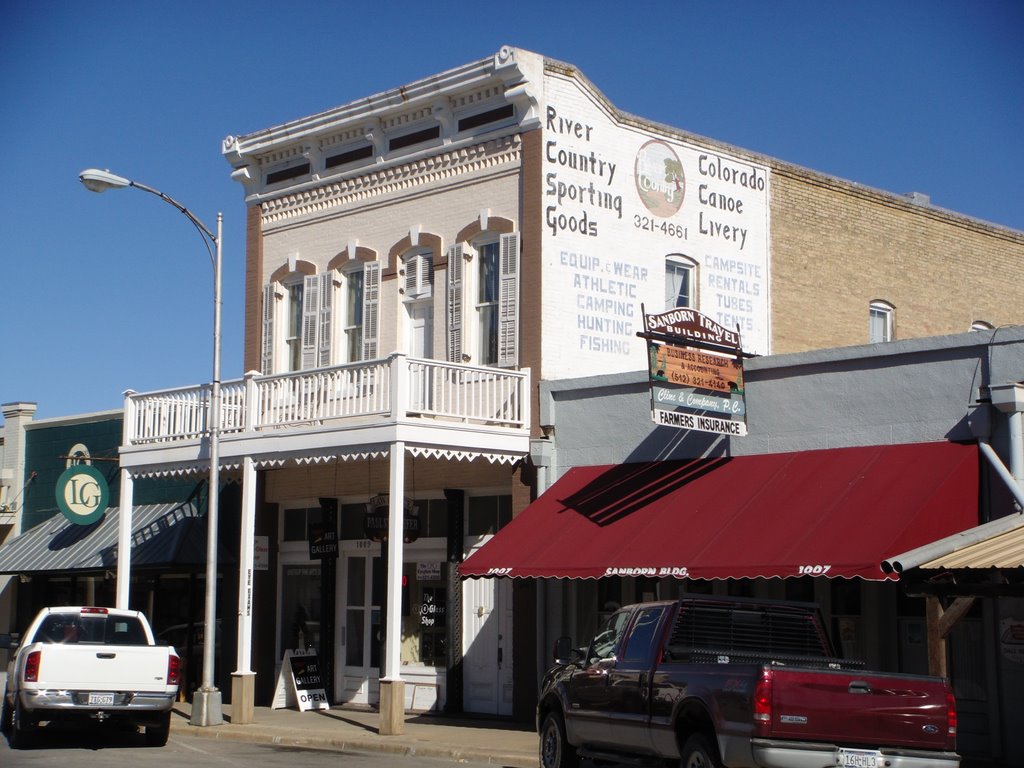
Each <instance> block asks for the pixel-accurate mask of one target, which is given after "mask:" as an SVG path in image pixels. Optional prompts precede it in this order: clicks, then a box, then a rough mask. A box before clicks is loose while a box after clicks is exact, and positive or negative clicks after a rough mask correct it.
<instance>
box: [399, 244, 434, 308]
mask: <svg viewBox="0 0 1024 768" xmlns="http://www.w3.org/2000/svg"><path fill="white" fill-rule="evenodd" d="M433 277H434V260H433V258H432V257H431V255H430V254H429V253H414V254H412V255H410V256H409V257H408V258H407V259H406V260H405V297H406V298H407V299H425V298H427V297H428V296H430V295H431V287H432V284H433Z"/></svg>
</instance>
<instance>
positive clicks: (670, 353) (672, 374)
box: [637, 308, 747, 436]
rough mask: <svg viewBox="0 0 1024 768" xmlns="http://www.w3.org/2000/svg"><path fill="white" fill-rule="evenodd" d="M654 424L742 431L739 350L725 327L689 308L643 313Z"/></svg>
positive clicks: (743, 406) (737, 338)
mask: <svg viewBox="0 0 1024 768" xmlns="http://www.w3.org/2000/svg"><path fill="white" fill-rule="evenodd" d="M644 329H645V330H644V331H642V332H639V333H637V336H640V337H641V338H643V339H645V340H646V342H647V356H648V372H649V380H650V385H651V419H652V420H653V421H654V423H655V424H657V425H659V426H666V427H676V428H677V429H692V430H697V431H699V432H713V433H717V434H723V435H736V436H742V435H746V434H747V424H746V412H747V407H746V401H745V399H744V395H745V393H744V385H743V357H744V356H745V353H744V352H743V347H742V343H741V341H740V334H739V331H738V329H737V330H736V331H730V330H729V329H728V328H725V327H724V326H722V325H719V324H718V323H716V322H715V321H714V320H712V319H711V318H710V317H707V316H705V315H702V314H701V313H700V312H698V311H696V310H694V309H687V308H678V309H673V310H670V311H668V312H662V313H661V314H657V315H648V314H646V313H644Z"/></svg>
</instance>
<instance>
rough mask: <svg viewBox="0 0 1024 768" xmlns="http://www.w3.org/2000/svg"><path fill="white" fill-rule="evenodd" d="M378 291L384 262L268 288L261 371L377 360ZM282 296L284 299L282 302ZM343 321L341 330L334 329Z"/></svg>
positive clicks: (361, 265) (308, 276)
mask: <svg viewBox="0 0 1024 768" xmlns="http://www.w3.org/2000/svg"><path fill="white" fill-rule="evenodd" d="M282 289H283V290H282ZM379 293H380V264H379V263H378V262H375V261H374V262H365V263H364V262H356V264H355V265H353V266H352V267H351V268H349V269H346V270H344V271H343V272H340V273H339V272H338V271H336V270H329V271H327V272H324V273H321V274H317V275H301V276H297V277H293V278H291V279H289V280H288V281H286V282H284V283H283V285H282V284H281V283H276V284H275V283H271V284H269V285H267V286H265V288H264V293H263V297H264V298H263V348H262V358H263V360H262V366H261V367H262V370H263V372H264V373H267V374H269V373H280V372H286V371H301V370H308V369H311V368H322V367H324V366H328V365H335V364H339V363H348V362H355V361H358V360H369V359H373V358H375V357H376V356H377V307H378V299H379ZM278 297H280V298H282V299H283V301H281V302H280V303H278V302H277V301H276V300H277V298H278ZM339 323H340V325H341V327H340V331H341V333H340V334H339V333H337V332H336V331H335V325H336V324H339ZM278 329H280V330H278ZM336 337H338V341H337V342H336Z"/></svg>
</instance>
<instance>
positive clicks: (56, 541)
mask: <svg viewBox="0 0 1024 768" xmlns="http://www.w3.org/2000/svg"><path fill="white" fill-rule="evenodd" d="M119 519H120V513H119V510H118V508H117V507H107V509H106V510H104V512H103V516H102V517H101V518H100V519H99V520H97V521H96V522H95V523H93V524H92V525H76V524H74V523H72V522H70V521H68V520H66V519H65V518H64V517H63V516H61V515H55V516H54V517H51V518H50V519H48V520H44V521H43V522H42V523H40V524H39V525H37V526H35V527H34V528H31V529H30V530H28V531H26V532H25V533H23V534H21V535H20V536H18V537H16V538H15V539H13V540H12V541H9V542H7V543H6V544H4V545H3V546H0V573H8V574H15V573H16V574H40V573H69V572H80V571H102V570H106V569H111V568H114V567H115V566H116V565H117V533H118V521H119ZM204 520H205V515H201V514H200V513H199V511H198V510H197V509H196V507H195V506H194V505H193V504H192V503H191V502H187V501H186V502H172V503H166V504H150V505H143V506H137V507H135V509H134V512H133V515H132V568H133V569H134V568H136V567H145V566H151V567H154V566H162V565H169V564H179V565H188V566H193V565H200V564H202V563H204V562H206V554H205V549H206V531H205V527H204V526H203V525H202V524H199V523H198V522H197V521H204Z"/></svg>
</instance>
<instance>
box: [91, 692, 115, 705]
mask: <svg viewBox="0 0 1024 768" xmlns="http://www.w3.org/2000/svg"><path fill="white" fill-rule="evenodd" d="M89 703H90V704H92V705H93V706H111V705H113V703H114V694H112V693H90V694H89Z"/></svg>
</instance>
